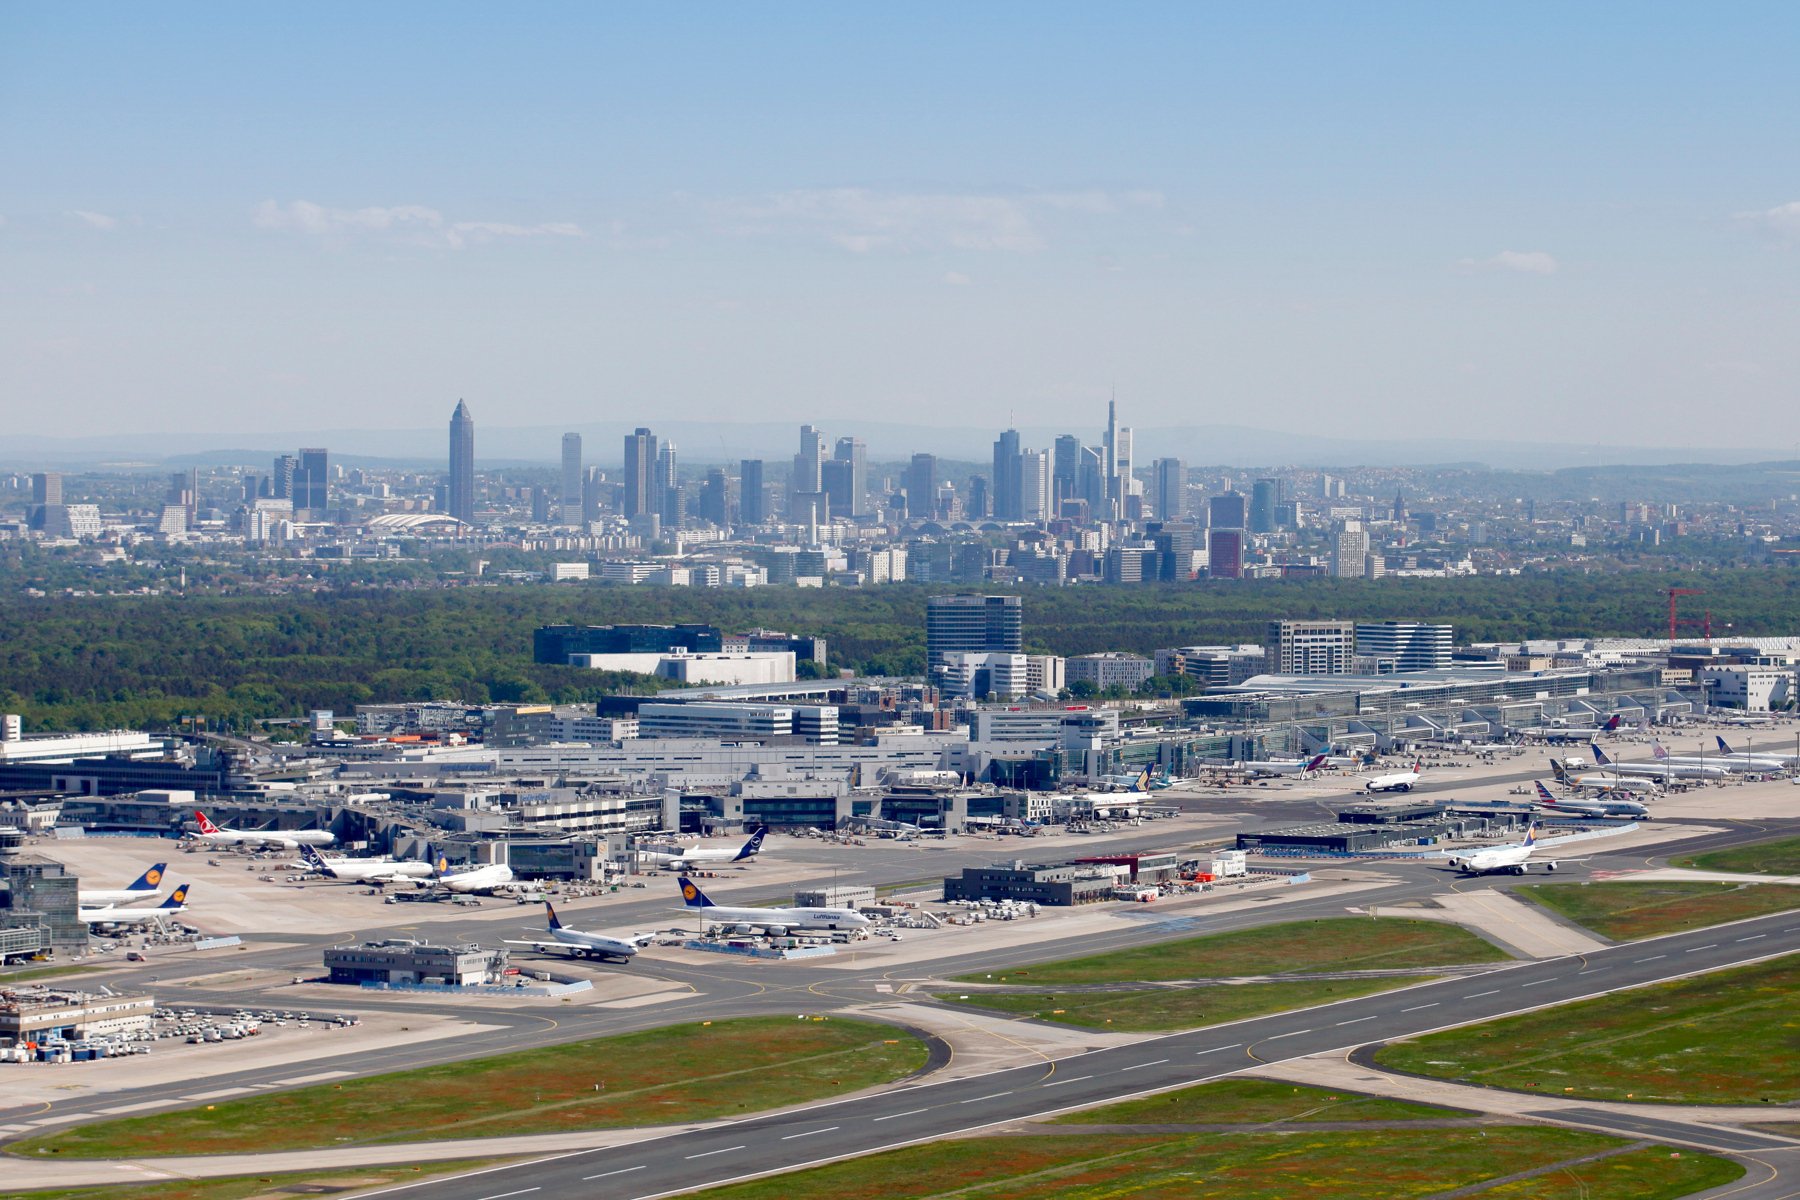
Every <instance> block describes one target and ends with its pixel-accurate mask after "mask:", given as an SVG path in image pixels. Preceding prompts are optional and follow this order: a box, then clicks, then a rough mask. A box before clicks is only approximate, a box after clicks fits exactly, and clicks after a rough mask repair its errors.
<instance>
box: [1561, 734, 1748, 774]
mask: <svg viewBox="0 0 1800 1200" xmlns="http://www.w3.org/2000/svg"><path fill="white" fill-rule="evenodd" d="M1656 749H1658V750H1661V752H1662V754H1663V755H1664V757H1662V758H1661V759H1659V760H1658V761H1657V762H1653V763H1646V762H1629V763H1621V762H1614V761H1613V760H1612V759H1610V758H1608V757H1607V756H1606V751H1604V750H1602V749H1601V748H1600V747H1598V746H1595V747H1594V761H1595V762H1597V763H1599V764H1600V765H1601V766H1603V767H1611V768H1612V769H1613V770H1615V771H1636V772H1638V773H1640V774H1643V775H1648V776H1650V777H1651V778H1653V779H1663V780H1669V779H1723V778H1725V777H1726V776H1727V775H1729V774H1731V772H1730V771H1728V770H1726V769H1725V768H1724V767H1721V766H1719V765H1718V764H1717V763H1716V762H1709V763H1702V762H1699V761H1697V760H1696V761H1694V762H1683V761H1676V760H1673V759H1670V758H1668V757H1666V756H1667V754H1668V751H1666V750H1662V746H1661V743H1658V744H1657V745H1656Z"/></svg>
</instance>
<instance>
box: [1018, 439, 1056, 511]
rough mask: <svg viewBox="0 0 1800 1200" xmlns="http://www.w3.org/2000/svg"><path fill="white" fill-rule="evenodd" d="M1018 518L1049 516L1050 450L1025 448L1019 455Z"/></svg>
mask: <svg viewBox="0 0 1800 1200" xmlns="http://www.w3.org/2000/svg"><path fill="white" fill-rule="evenodd" d="M1018 461H1019V519H1020V520H1022V521H1043V520H1047V519H1048V518H1049V517H1050V452H1049V451H1048V450H1027V451H1025V452H1024V453H1022V454H1020V455H1019V460H1018Z"/></svg>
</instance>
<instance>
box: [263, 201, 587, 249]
mask: <svg viewBox="0 0 1800 1200" xmlns="http://www.w3.org/2000/svg"><path fill="white" fill-rule="evenodd" d="M251 220H252V221H253V222H254V223H255V225H256V227H257V228H258V229H269V230H274V231H276V232H280V233H299V234H305V235H308V236H311V237H317V238H321V239H324V240H326V241H333V242H340V243H341V242H344V241H347V240H349V239H350V238H352V237H357V236H365V235H376V236H387V237H395V238H398V239H399V240H401V241H405V242H410V243H412V244H415V245H422V246H438V247H442V248H446V249H450V250H461V249H462V248H463V247H465V246H470V245H476V244H479V243H483V242H491V241H496V240H499V239H502V238H539V237H573V238H580V237H586V236H587V232H586V231H585V230H583V229H582V228H581V226H579V225H576V224H574V223H572V222H568V221H550V222H545V223H542V224H538V225H517V224H513V223H511V222H508V221H452V220H450V219H449V218H448V217H446V216H444V214H443V213H441V212H439V211H438V210H437V209H435V208H427V207H425V206H424V205H421V204H400V205H395V206H393V207H389V208H380V207H371V208H328V207H326V206H325V205H322V204H315V203H313V202H312V201H310V200H294V201H291V202H289V203H287V204H277V203H276V202H275V201H273V200H264V201H263V202H262V203H261V204H259V205H257V206H256V208H255V210H254V211H253V213H252V214H251Z"/></svg>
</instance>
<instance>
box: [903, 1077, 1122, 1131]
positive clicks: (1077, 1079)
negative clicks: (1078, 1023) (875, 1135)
mask: <svg viewBox="0 0 1800 1200" xmlns="http://www.w3.org/2000/svg"><path fill="white" fill-rule="evenodd" d="M1092 1078H1093V1076H1092V1075H1077V1076H1075V1077H1074V1078H1073V1079H1058V1080H1055V1081H1053V1082H1051V1083H1046V1084H1045V1085H1044V1086H1045V1087H1061V1086H1062V1085H1063V1084H1065V1083H1080V1082H1081V1081H1082V1080H1084V1079H1092ZM921 1111H923V1110H921ZM881 1119H882V1118H880V1117H877V1118H876V1120H881Z"/></svg>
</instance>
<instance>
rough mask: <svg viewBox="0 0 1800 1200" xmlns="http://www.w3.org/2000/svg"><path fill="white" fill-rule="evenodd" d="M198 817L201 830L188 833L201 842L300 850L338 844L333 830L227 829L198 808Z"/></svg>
mask: <svg viewBox="0 0 1800 1200" xmlns="http://www.w3.org/2000/svg"><path fill="white" fill-rule="evenodd" d="M194 817H195V819H197V820H198V821H199V822H200V832H199V833H190V834H188V836H189V837H191V838H193V839H194V840H195V841H200V842H219V843H222V844H225V845H235V846H243V845H249V846H281V847H283V848H285V849H288V850H298V849H299V848H300V847H302V846H335V845H337V835H336V834H334V833H332V832H331V831H330V830H329V829H295V830H291V831H288V832H279V833H278V832H275V831H273V830H267V829H225V828H222V827H221V826H218V825H214V824H213V823H212V821H211V820H210V819H209V818H208V817H207V815H206V814H205V813H203V812H200V811H198V810H195V812H194Z"/></svg>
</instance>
